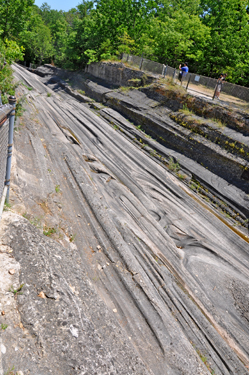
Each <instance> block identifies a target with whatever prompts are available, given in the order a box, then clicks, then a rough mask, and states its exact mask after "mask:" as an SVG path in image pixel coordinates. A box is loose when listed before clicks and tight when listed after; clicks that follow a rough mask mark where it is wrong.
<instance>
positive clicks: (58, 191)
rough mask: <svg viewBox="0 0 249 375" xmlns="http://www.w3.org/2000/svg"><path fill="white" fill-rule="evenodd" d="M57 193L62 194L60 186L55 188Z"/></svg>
mask: <svg viewBox="0 0 249 375" xmlns="http://www.w3.org/2000/svg"><path fill="white" fill-rule="evenodd" d="M55 192H56V193H60V192H61V189H60V185H56V186H55Z"/></svg>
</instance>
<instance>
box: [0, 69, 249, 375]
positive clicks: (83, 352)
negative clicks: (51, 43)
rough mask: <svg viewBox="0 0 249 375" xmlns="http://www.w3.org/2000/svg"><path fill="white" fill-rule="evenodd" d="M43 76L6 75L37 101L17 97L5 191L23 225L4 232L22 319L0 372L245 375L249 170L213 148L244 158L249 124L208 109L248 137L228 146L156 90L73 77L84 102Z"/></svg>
mask: <svg viewBox="0 0 249 375" xmlns="http://www.w3.org/2000/svg"><path fill="white" fill-rule="evenodd" d="M38 71H39V72H40V73H39V74H40V76H41V75H43V77H39V76H37V75H34V74H33V73H30V72H28V71H27V70H25V69H23V68H20V67H18V66H15V75H16V77H17V78H18V79H19V80H23V81H24V82H25V84H26V85H28V86H29V87H32V88H33V89H32V91H29V90H27V89H26V88H25V87H20V89H19V90H20V95H21V92H23V93H25V94H26V98H27V102H28V103H27V105H26V107H27V110H26V112H25V113H24V114H23V117H22V118H21V120H20V123H19V125H17V128H16V134H15V163H14V169H13V179H12V191H11V199H12V201H11V203H12V210H13V211H15V212H19V213H20V214H22V215H23V216H24V218H22V217H20V216H19V217H18V216H13V215H12V214H11V215H10V213H7V214H5V217H4V219H3V222H2V223H1V230H2V235H1V238H2V245H1V251H2V253H1V255H2V256H3V257H5V259H6V262H7V261H10V260H11V262H13V265H12V264H11V265H10V266H6V267H7V268H6V274H8V269H9V268H10V267H12V268H15V269H16V273H15V275H16V276H15V279H14V280H13V281H12V280H11V277H10V276H8V280H9V281H8V284H6V288H5V289H4V288H3V295H4V296H5V297H6V296H7V297H8V296H9V297H11V298H12V302H11V303H15V304H16V305H13V306H14V307H13V308H15V306H16V308H17V310H15V311H16V312H15V314H17V315H16V318H15V319H14V318H13V319H12V318H11V313H10V315H9V314H5V315H4V316H2V317H1V319H2V321H1V323H2V322H3V323H4V324H8V327H7V328H6V329H4V330H2V331H3V332H2V345H3V346H2V348H3V351H2V366H3V371H5V372H6V371H7V370H8V368H10V366H15V369H16V370H19V371H22V372H23V374H25V375H26V374H37V375H38V374H49V373H51V372H52V373H58V374H65V375H66V374H82V375H83V374H95V373H97V374H133V373H134V374H146V373H148V374H149V373H151V374H155V375H165V374H169V375H171V374H172V375H173V374H174V375H178V374H179V375H180V374H181V375H182V374H186V375H187V374H189V375H192V374H210V373H212V374H216V375H218V374H219V375H220V374H225V375H227V374H248V373H249V371H248V365H249V358H248V351H249V341H248V333H249V332H248V331H249V327H248V298H247V289H248V265H249V257H248V233H247V216H248V195H247V194H248V190H247V189H248V182H247V179H246V178H245V177H246V166H247V164H246V163H247V159H246V155H244V154H243V153H242V152H240V151H238V150H237V149H235V150H231V149H225V146H224V148H223V147H222V145H223V143H222V144H218V142H217V143H215V142H213V141H212V137H214V134H220V135H219V136H220V137H221V139H222V142H223V139H224V145H226V143H225V142H226V140H227V138H223V137H244V138H240V142H242V143H243V146H241V147H243V148H244V150H246V147H247V138H246V137H247V134H246V133H245V132H244V129H247V122H246V121H247V117H246V116H247V115H246V113H243V112H240V113H236V114H235V113H231V114H228V112H227V111H228V110H227V108H226V106H220V108H219V109H217V110H216V111H217V112H219V113H227V116H228V115H229V116H230V118H232V117H236V116H237V123H236V124H237V125H238V127H239V128H240V127H241V128H243V132H238V131H237V130H236V129H237V128H236V129H235V127H236V126H237V125H236V126H235V125H233V124H234V123H235V122H234V123H233V124H232V127H233V129H231V131H230V127H229V121H227V123H226V124H227V126H222V127H220V126H218V125H217V122H215V121H211V122H206V121H207V119H206V120H205V119H203V118H198V117H197V116H198V113H196V112H197V111H195V110H194V107H190V105H189V103H190V102H191V100H190V98H189V97H187V96H186V94H185V93H184V92H181V91H180V92H178V93H177V95H176V94H174V93H173V92H172V90H171V93H169V89H167V87H165V85H163V86H162V85H161V83H159V84H158V83H154V88H152V87H151V86H150V87H144V88H141V89H139V90H131V91H124V90H123V89H121V90H120V89H113V87H110V84H106V83H104V82H102V81H100V80H97V81H96V80H94V79H93V78H92V79H91V80H90V78H91V77H90V76H89V75H86V76H84V75H81V78H79V75H78V76H77V77H76V76H75V77H73V76H71V77H70V78H71V79H72V85H74V84H75V88H77V89H81V90H84V91H85V94H83V95H82V93H79V92H77V91H74V90H72V88H71V87H70V86H69V85H68V84H67V83H66V82H65V80H66V79H68V77H69V76H68V77H67V76H65V72H59V73H58V71H55V69H54V68H52V67H43V68H41V69H39V70H38ZM63 74H64V76H63ZM76 85H78V86H76ZM174 91H175V88H174ZM86 95H88V96H91V97H92V98H94V99H95V100H96V99H97V101H98V102H95V101H93V100H90V99H89V97H86ZM175 95H176V96H175ZM184 98H185V99H184ZM198 100H199V99H196V98H193V100H192V102H193V103H195V105H197V104H196V103H197V102H198ZM100 102H102V104H100ZM199 102H200V103H202V105H203V106H204V104H205V103H206V104H205V106H206V107H207V106H211V107H212V103H211V102H210V103H209V102H207V101H204V102H202V101H200V100H199ZM183 105H185V106H187V107H188V112H186V107H184V109H185V113H183V112H179V109H181V107H183ZM200 105H201V104H200ZM206 107H205V108H206ZM198 108H199V107H198ZM189 111H192V112H191V113H190V112H189ZM186 117H187V118H186ZM224 117H225V115H223V117H222V119H223V121H224ZM127 119H129V120H130V121H132V122H134V124H133V123H131V122H130V121H128V120H127ZM197 120H200V122H197ZM234 121H235V120H234ZM183 122H184V124H183ZM193 123H194V124H195V127H196V126H197V125H198V126H199V128H198V131H196V130H194V129H192V128H191V124H193ZM239 124H240V125H239ZM241 124H242V125H243V126H241ZM206 129H207V130H206ZM232 130H233V131H234V133H233V132H232ZM205 131H206V133H205V134H207V137H205V136H204V135H203V133H204V132H205ZM227 132H230V133H229V134H227ZM228 142H229V143H232V141H230V140H229V141H228ZM229 147H232V146H229ZM241 147H240V148H241ZM191 148H192V150H191ZM236 150H237V151H238V152H237V151H236ZM195 151H196V152H195ZM232 151H234V152H232ZM196 154H197V156H196ZM242 154H243V155H242ZM245 154H246V151H245ZM205 160H207V161H206V163H208V165H205V164H204V163H205ZM217 160H219V162H218V163H217ZM221 163H222V164H221ZM202 164H203V165H202ZM218 164H220V166H219V165H218ZM207 166H208V169H207V168H206V167H207ZM226 171H227V172H226ZM238 171H240V172H241V173H240V174H239V172H238ZM225 172H226V173H225ZM243 173H244V177H243V176H242V174H243ZM226 176H227V177H226ZM233 181H234V183H233ZM28 221H29V222H30V223H29V222H28ZM31 224H33V226H32V225H31ZM34 225H35V226H37V227H38V228H34ZM47 237H51V238H52V239H47ZM55 241H56V242H55ZM19 268H20V271H19ZM19 272H20V274H19ZM18 274H19V278H18ZM11 283H12V284H11ZM22 284H24V286H23V287H22V288H21V290H20V291H21V292H22V293H23V294H20V293H19V292H20V291H19V292H17V293H15V294H14V293H13V292H8V290H9V289H8V288H11V285H13V288H15V289H14V290H17V289H18V287H20V285H22ZM9 285H10V286H9ZM41 293H43V294H41ZM18 294H19V295H18ZM14 296H15V298H14ZM11 306H12V305H11ZM2 308H3V307H2ZM8 319H10V320H8ZM14 321H15V322H16V324H18V325H19V327H17V326H16V328H14V327H15V324H14V323H13V322H14ZM16 339H18V340H19V341H18V342H19V343H20V344H17V343H16V341H15V340H16ZM8 343H9V344H8ZM4 348H5V349H4ZM16 348H18V349H17V350H16ZM20 348H22V353H23V354H22V356H20V351H19V350H21V349H20ZM3 352H4V353H3Z"/></svg>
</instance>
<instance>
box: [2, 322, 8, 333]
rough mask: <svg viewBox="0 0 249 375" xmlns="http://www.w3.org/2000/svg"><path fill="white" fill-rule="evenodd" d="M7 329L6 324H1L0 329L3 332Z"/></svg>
mask: <svg viewBox="0 0 249 375" xmlns="http://www.w3.org/2000/svg"><path fill="white" fill-rule="evenodd" d="M7 327H8V324H3V323H2V324H1V329H2V330H3V331H4V330H5V329H6V328H7Z"/></svg>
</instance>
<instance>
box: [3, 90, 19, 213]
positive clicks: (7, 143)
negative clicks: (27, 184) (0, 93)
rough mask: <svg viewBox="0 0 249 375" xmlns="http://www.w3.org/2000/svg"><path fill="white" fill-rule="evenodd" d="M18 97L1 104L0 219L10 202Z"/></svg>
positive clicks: (10, 98) (11, 97) (12, 97)
mask: <svg viewBox="0 0 249 375" xmlns="http://www.w3.org/2000/svg"><path fill="white" fill-rule="evenodd" d="M15 107H16V98H15V97H14V96H10V97H9V104H5V105H0V220H1V216H2V212H3V207H4V203H5V202H7V203H8V202H9V190H10V170H11V158H12V149H13V135H14V122H15Z"/></svg>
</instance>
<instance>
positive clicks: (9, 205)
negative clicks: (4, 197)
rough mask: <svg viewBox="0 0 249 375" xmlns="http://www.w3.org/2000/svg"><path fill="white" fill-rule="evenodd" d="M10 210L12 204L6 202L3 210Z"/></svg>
mask: <svg viewBox="0 0 249 375" xmlns="http://www.w3.org/2000/svg"><path fill="white" fill-rule="evenodd" d="M10 208H11V204H10V203H8V202H5V203H4V208H3V210H4V211H9V209H10Z"/></svg>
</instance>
